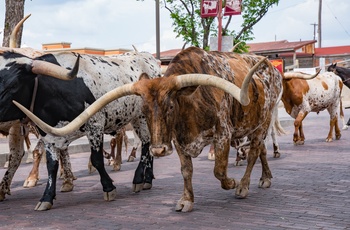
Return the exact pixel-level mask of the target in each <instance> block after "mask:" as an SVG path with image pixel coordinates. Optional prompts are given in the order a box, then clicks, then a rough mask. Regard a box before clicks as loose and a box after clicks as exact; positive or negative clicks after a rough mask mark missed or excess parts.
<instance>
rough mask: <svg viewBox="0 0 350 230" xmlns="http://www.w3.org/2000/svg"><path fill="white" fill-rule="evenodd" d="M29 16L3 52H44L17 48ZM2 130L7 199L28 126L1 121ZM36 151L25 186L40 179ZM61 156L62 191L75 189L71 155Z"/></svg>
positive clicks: (1, 186)
mask: <svg viewBox="0 0 350 230" xmlns="http://www.w3.org/2000/svg"><path fill="white" fill-rule="evenodd" d="M28 17H30V14H29V15H27V16H26V17H25V18H23V19H22V20H21V21H20V22H19V23H18V24H17V25H16V26H15V28H14V29H13V31H12V33H11V36H10V48H4V47H2V48H0V51H1V52H5V51H15V52H17V53H20V54H22V55H26V56H29V57H32V58H35V57H38V56H41V55H43V54H44V53H42V52H41V51H38V50H34V49H32V48H15V44H16V39H17V36H16V35H17V33H18V30H19V29H20V28H21V26H22V25H23V22H24V21H25V20H26V19H27V18H28ZM0 132H1V133H3V134H4V135H9V150H10V155H9V156H10V157H9V161H8V162H6V163H8V169H7V171H6V172H5V174H4V176H3V178H2V181H1V183H0V201H2V200H4V199H5V196H6V194H8V195H10V194H11V193H10V185H11V182H12V179H13V177H14V175H15V172H16V171H17V169H18V167H19V165H20V163H21V160H22V158H23V155H24V148H23V143H24V142H25V139H26V135H25V133H27V128H26V125H24V124H22V123H21V122H20V121H19V120H15V121H7V122H0ZM26 142H27V140H26ZM27 144H28V143H27ZM37 147H39V146H37ZM36 149H39V148H36ZM36 153H39V158H37V159H36V160H35V162H34V164H33V168H32V170H31V172H30V173H29V175H28V177H27V179H26V180H25V182H24V184H23V186H24V187H33V186H35V185H36V182H37V180H38V177H39V174H38V173H39V171H38V166H39V162H40V157H41V155H40V151H36ZM60 157H61V160H62V161H63V162H67V165H64V166H63V167H62V168H63V169H64V171H65V172H64V174H65V178H64V182H63V184H62V187H61V191H70V190H71V189H73V184H72V181H73V179H74V178H75V177H74V176H73V173H72V170H71V168H70V164H69V156H68V155H64V154H60ZM64 158H65V159H64Z"/></svg>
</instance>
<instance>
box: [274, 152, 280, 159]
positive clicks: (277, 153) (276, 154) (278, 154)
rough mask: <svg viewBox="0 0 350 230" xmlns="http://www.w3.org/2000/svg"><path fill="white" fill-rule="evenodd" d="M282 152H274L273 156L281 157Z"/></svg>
mask: <svg viewBox="0 0 350 230" xmlns="http://www.w3.org/2000/svg"><path fill="white" fill-rule="evenodd" d="M280 156H281V154H280V153H279V152H276V153H273V158H280Z"/></svg>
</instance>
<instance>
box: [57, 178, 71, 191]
mask: <svg viewBox="0 0 350 230" xmlns="http://www.w3.org/2000/svg"><path fill="white" fill-rule="evenodd" d="M73 188H74V184H73V182H72V181H70V180H69V181H64V182H63V184H62V186H61V189H60V191H61V192H71V191H73Z"/></svg>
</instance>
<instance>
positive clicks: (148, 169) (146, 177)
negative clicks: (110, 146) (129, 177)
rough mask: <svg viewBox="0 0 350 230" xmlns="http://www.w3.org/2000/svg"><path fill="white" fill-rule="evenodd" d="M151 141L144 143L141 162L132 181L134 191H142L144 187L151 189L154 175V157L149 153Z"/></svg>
mask: <svg viewBox="0 0 350 230" xmlns="http://www.w3.org/2000/svg"><path fill="white" fill-rule="evenodd" d="M149 146H150V143H149V142H148V143H145V144H144V143H142V145H141V157H140V162H139V164H138V166H137V168H136V171H135V175H134V179H133V181H132V184H133V191H134V192H140V191H141V190H142V189H145V190H146V189H151V188H152V181H153V179H154V175H153V157H152V156H151V154H150V153H149Z"/></svg>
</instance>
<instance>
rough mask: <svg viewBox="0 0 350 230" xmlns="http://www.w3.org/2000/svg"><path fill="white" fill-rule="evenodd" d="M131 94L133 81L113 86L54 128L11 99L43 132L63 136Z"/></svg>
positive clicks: (132, 92)
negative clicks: (117, 100) (78, 112)
mask: <svg viewBox="0 0 350 230" xmlns="http://www.w3.org/2000/svg"><path fill="white" fill-rule="evenodd" d="M131 94H134V90H133V83H129V84H126V85H123V86H121V87H118V88H115V89H114V90H111V91H109V92H108V93H106V94H104V95H103V96H102V97H100V98H99V99H97V100H96V101H95V102H94V103H92V104H91V105H90V106H89V107H88V108H86V109H85V110H84V111H83V112H82V113H81V114H80V115H79V116H78V117H76V118H75V119H74V120H73V121H71V122H70V123H69V124H68V125H66V126H64V127H62V128H55V127H52V126H50V125H48V124H46V123H45V122H43V121H42V120H41V119H40V118H38V117H37V116H35V115H34V114H33V113H32V112H30V111H29V110H28V109H27V108H25V107H24V106H22V105H21V104H19V103H18V102H16V101H13V103H14V104H15V105H16V106H17V107H18V108H19V109H20V110H22V111H23V112H24V113H25V114H26V115H27V116H28V118H29V119H30V120H32V121H33V122H34V123H35V124H37V125H38V126H39V127H40V129H41V130H43V131H44V132H45V133H50V134H53V135H56V136H65V135H67V134H69V133H72V132H74V131H75V130H77V129H79V128H80V127H81V126H82V125H83V124H85V123H86V122H87V121H88V119H89V118H90V117H92V116H93V115H94V114H95V113H97V112H98V111H99V110H100V109H101V108H103V107H104V106H105V105H107V104H108V103H110V102H111V101H113V100H116V99H118V98H120V97H123V96H127V95H131Z"/></svg>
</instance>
